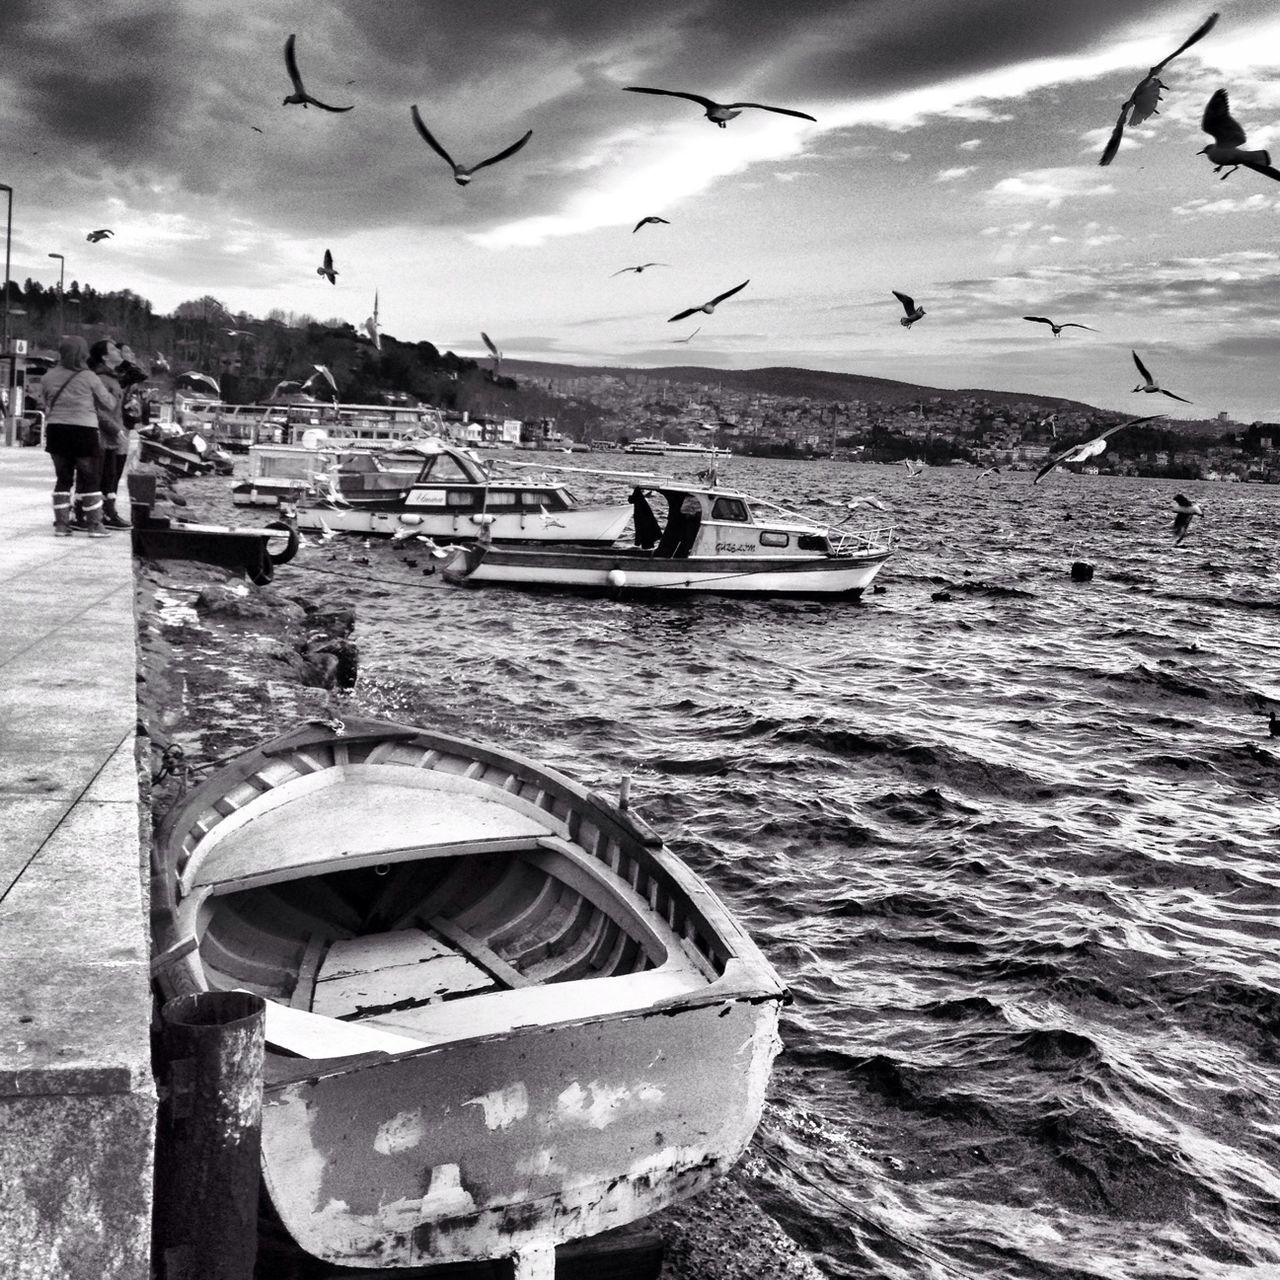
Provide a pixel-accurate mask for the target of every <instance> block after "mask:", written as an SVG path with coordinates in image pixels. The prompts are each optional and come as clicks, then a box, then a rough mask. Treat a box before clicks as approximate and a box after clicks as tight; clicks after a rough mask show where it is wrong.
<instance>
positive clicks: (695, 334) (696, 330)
mask: <svg viewBox="0 0 1280 1280" xmlns="http://www.w3.org/2000/svg"><path fill="white" fill-rule="evenodd" d="M701 332H702V326H701V325H699V326H698V327H697V328H696V329H695V330H694V331H693V332H692V333H691V334H690V335H689V336H688V337H687V338H672V339H671V341H672V342H692V341H693V340H694V338H696V337H697V336H698V334H700V333H701Z"/></svg>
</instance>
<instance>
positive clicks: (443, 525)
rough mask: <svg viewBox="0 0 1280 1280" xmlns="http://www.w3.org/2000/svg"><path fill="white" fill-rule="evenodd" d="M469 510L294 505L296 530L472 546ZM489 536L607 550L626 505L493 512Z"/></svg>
mask: <svg viewBox="0 0 1280 1280" xmlns="http://www.w3.org/2000/svg"><path fill="white" fill-rule="evenodd" d="M473 516H474V513H473V512H469V511H461V512H451V511H441V512H431V511H423V510H422V509H421V508H415V507H413V506H397V507H388V508H382V509H380V508H377V507H371V506H363V507H361V506H351V507H330V506H324V507H300V508H299V509H298V527H299V528H301V529H319V528H321V521H323V522H324V524H325V525H327V526H328V527H329V528H330V529H334V530H337V531H339V532H344V533H373V534H387V535H390V534H393V533H403V532H406V531H411V532H413V533H420V534H422V535H424V536H425V537H428V538H435V539H438V540H440V541H442V542H473V541H475V540H476V539H477V538H479V536H480V532H481V530H482V529H483V528H484V527H485V526H484V525H483V524H481V523H479V522H478V520H477V519H475V518H473ZM484 519H485V520H489V521H491V523H490V524H489V525H488V528H489V536H490V537H491V538H492V539H493V540H494V541H495V542H537V543H569V544H572V545H574V546H591V545H598V546H605V547H607V546H609V545H610V544H611V543H613V542H616V541H617V539H618V538H619V537H620V536H621V535H622V532H623V530H624V529H625V528H626V527H627V522H628V521H629V520H630V519H631V508H630V507H629V506H612V507H577V508H575V509H573V510H571V511H557V512H556V513H555V515H554V517H552V518H551V519H550V520H548V519H545V518H544V517H543V516H542V515H541V514H540V513H538V512H536V511H532V512H530V511H523V512H520V511H516V512H507V511H495V512H490V513H488V514H486V515H485V516H484Z"/></svg>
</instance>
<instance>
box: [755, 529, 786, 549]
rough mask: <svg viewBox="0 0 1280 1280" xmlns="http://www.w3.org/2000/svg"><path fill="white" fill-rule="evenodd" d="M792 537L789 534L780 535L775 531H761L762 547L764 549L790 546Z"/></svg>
mask: <svg viewBox="0 0 1280 1280" xmlns="http://www.w3.org/2000/svg"><path fill="white" fill-rule="evenodd" d="M790 542H791V537H790V535H789V534H785V533H778V532H777V530H775V529H762V530H761V531H760V545H761V546H762V547H785V546H788V545H790Z"/></svg>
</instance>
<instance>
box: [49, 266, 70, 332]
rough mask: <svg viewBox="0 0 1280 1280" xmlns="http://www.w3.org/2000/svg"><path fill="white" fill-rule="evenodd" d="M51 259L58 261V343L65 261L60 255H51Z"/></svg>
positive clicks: (61, 319) (65, 273)
mask: <svg viewBox="0 0 1280 1280" xmlns="http://www.w3.org/2000/svg"><path fill="white" fill-rule="evenodd" d="M49 257H51V258H57V259H58V341H59V342H61V341H62V326H63V324H64V321H63V318H62V282H63V280H65V279H66V277H67V260H66V258H64V257H63V256H62V254H60V253H51V254H50V255H49Z"/></svg>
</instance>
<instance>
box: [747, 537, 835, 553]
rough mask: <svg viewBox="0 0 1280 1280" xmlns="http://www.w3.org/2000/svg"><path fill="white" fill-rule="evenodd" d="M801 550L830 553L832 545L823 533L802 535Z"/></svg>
mask: <svg viewBox="0 0 1280 1280" xmlns="http://www.w3.org/2000/svg"><path fill="white" fill-rule="evenodd" d="M762 540H763V539H762ZM800 550H801V551H824V552H829V551H830V550H831V544H830V543H829V542H828V541H827V539H826V537H825V535H823V534H821V533H802V534H801V535H800Z"/></svg>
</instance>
